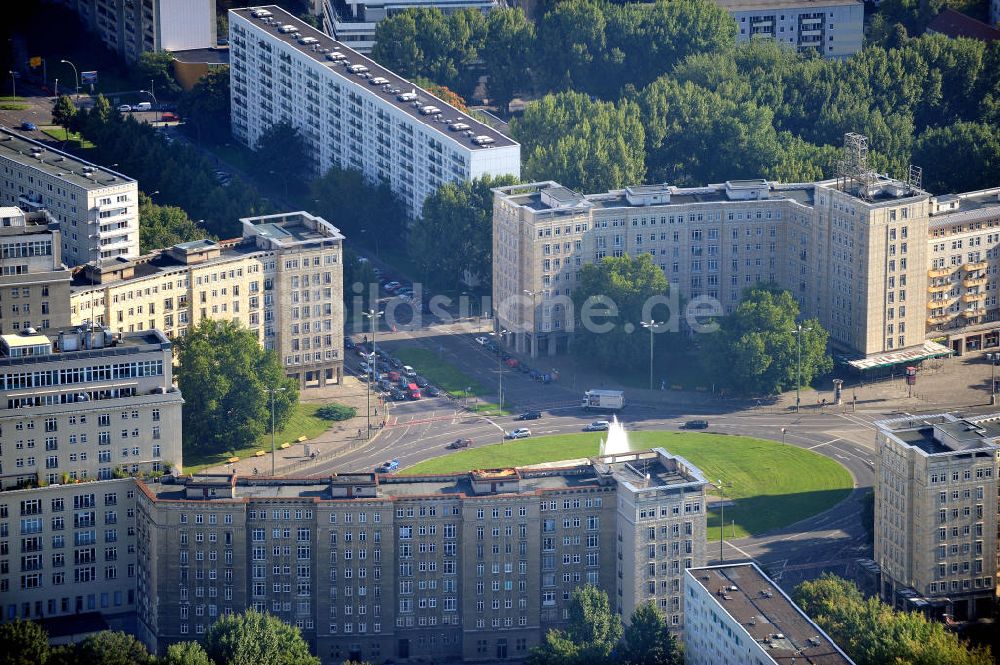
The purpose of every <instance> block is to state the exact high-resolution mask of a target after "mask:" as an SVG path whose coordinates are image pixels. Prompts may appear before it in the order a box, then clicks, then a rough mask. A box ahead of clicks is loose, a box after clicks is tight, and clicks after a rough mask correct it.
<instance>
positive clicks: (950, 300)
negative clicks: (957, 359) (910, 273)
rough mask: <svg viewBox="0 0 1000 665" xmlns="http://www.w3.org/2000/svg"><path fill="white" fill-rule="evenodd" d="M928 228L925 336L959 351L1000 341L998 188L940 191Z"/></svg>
mask: <svg viewBox="0 0 1000 665" xmlns="http://www.w3.org/2000/svg"><path fill="white" fill-rule="evenodd" d="M930 206H931V209H930V220H929V229H928V232H927V242H928V260H929V263H928V266H927V268H928V272H927V335H928V337H935V338H940V341H941V343H942V344H946V345H948V346H949V347H950V348H951V349H952V350H953V351H954V352H955V353H958V354H962V353H964V352H965V351H977V350H980V349H987V348H996V347H997V346H1000V305H998V304H997V271H998V268H1000V187H995V188H993V189H985V190H981V191H977V192H968V193H965V194H948V195H945V196H937V197H934V198H932V199H931V201H930Z"/></svg>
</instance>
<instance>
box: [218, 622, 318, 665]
mask: <svg viewBox="0 0 1000 665" xmlns="http://www.w3.org/2000/svg"><path fill="white" fill-rule="evenodd" d="M202 643H203V644H204V646H205V651H206V653H207V654H208V656H209V658H211V659H212V660H213V661H214V662H215V663H217V664H218V665H320V660H319V658H316V657H315V656H313V655H312V654H311V653H309V645H308V644H307V643H306V641H305V640H304V639H303V638H302V634H301V633H300V632H299V629H298V628H295V627H294V626H290V625H288V624H287V623H285V622H284V621H282V620H281V619H279V618H277V617H274V616H272V615H270V614H262V613H260V612H256V611H254V610H247V611H246V612H243V613H242V614H231V615H227V616H224V617H222V618H221V619H219V620H218V621H217V622H216V623H214V624H213V625H212V626H211V627H210V628H209V629H208V631H206V632H205V636H204V638H203V639H202Z"/></svg>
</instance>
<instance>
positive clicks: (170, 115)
mask: <svg viewBox="0 0 1000 665" xmlns="http://www.w3.org/2000/svg"><path fill="white" fill-rule="evenodd" d="M160 120H162V121H163V122H180V116H178V115H177V114H176V113H174V112H173V111H166V112H164V113H163V114H162V115H161V116H160Z"/></svg>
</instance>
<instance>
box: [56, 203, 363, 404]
mask: <svg viewBox="0 0 1000 665" xmlns="http://www.w3.org/2000/svg"><path fill="white" fill-rule="evenodd" d="M240 222H241V223H242V224H243V235H242V237H241V238H240V239H238V240H223V241H219V242H216V241H213V240H193V241H190V242H185V243H180V244H178V245H174V246H173V247H168V248H167V249H162V250H156V251H154V252H152V253H150V254H146V255H145V256H141V257H139V258H137V259H135V260H131V261H125V260H118V261H105V262H103V263H102V264H100V265H88V266H84V267H83V268H82V269H80V270H78V271H77V272H76V274H75V279H74V284H73V287H72V295H71V309H70V311H71V315H72V320H73V322H74V323H82V322H85V321H95V322H98V323H100V324H101V325H106V326H109V327H111V328H113V329H115V330H117V331H118V332H120V333H124V332H132V331H135V330H146V329H153V328H156V329H158V330H162V331H164V333H165V334H166V336H167V337H169V338H173V337H176V336H179V335H180V336H182V335H184V334H185V333H186V331H187V330H188V329H189V328H190V327H192V326H196V325H198V324H199V323H201V322H202V321H203V320H205V319H216V320H226V321H237V322H239V323H241V324H243V325H244V326H246V327H247V328H249V329H250V330H252V331H253V332H254V333H255V334H256V335H257V339H258V341H260V343H261V345H262V346H264V348H266V349H269V350H270V349H274V350H275V351H277V352H278V355H279V357H280V358H281V361H282V363H283V365H284V367H285V370H286V372H287V373H288V375H289V376H291V377H293V378H296V379H298V380H299V383H300V385H301V386H302V387H303V388H308V387H315V386H323V385H328V384H333V383H340V381H341V380H342V379H343V374H344V367H343V365H344V357H343V349H344V304H343V302H344V300H343V282H344V266H343V261H342V259H341V254H342V252H343V241H344V236H343V235H342V234H341V233H340V231H339V230H338V229H337V228H336V227H335V226H333V225H332V224H330V223H329V222H327V221H326V220H325V219H323V218H322V217H316V216H314V215H310V214H309V213H307V212H294V213H283V214H277V215H265V216H262V217H248V218H245V219H241V220H240Z"/></svg>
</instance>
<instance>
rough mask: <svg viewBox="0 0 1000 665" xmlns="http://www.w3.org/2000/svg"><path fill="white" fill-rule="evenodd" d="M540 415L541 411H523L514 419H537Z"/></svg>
mask: <svg viewBox="0 0 1000 665" xmlns="http://www.w3.org/2000/svg"><path fill="white" fill-rule="evenodd" d="M541 417H542V412H541V411H525V412H524V413H522V414H521V415H519V416H518V417H517V418H515V419H514V420H538V419H539V418H541Z"/></svg>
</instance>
